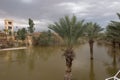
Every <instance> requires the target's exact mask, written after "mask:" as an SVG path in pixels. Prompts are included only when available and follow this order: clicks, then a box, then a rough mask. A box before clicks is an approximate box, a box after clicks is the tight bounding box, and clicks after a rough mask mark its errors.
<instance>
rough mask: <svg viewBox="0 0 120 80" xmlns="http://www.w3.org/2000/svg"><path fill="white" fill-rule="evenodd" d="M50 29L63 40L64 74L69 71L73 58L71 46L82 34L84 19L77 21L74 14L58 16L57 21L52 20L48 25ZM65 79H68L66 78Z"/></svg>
mask: <svg viewBox="0 0 120 80" xmlns="http://www.w3.org/2000/svg"><path fill="white" fill-rule="evenodd" d="M49 28H50V29H51V30H53V31H54V32H56V33H57V34H58V35H59V36H60V37H61V38H62V39H63V41H64V43H65V45H66V49H65V51H64V56H65V59H66V66H67V70H66V74H67V73H68V74H69V73H70V72H71V66H72V61H73V59H74V51H73V46H74V44H75V43H76V42H77V41H78V39H79V37H81V36H82V35H83V32H84V29H85V27H84V21H83V20H82V21H77V18H76V16H73V17H72V18H71V19H70V18H69V17H68V16H65V17H64V18H60V20H59V21H58V22H54V24H51V25H50V26H49ZM65 80H69V79H68V78H66V79H65ZM70 80H71V79H70Z"/></svg>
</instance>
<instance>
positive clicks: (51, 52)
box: [0, 44, 120, 80]
mask: <svg viewBox="0 0 120 80" xmlns="http://www.w3.org/2000/svg"><path fill="white" fill-rule="evenodd" d="M61 49H62V47H31V48H28V49H26V50H15V51H1V52H0V80H63V79H64V73H65V68H66V67H65V60H64V57H63V56H62V54H63V52H62V51H61ZM74 51H75V54H76V57H75V59H74V61H73V66H72V77H73V80H105V78H108V77H111V76H113V75H114V74H115V73H116V72H117V71H118V70H119V69H120V49H115V50H114V49H113V48H110V47H109V46H103V45H97V44H95V45H94V53H93V54H94V60H93V61H91V60H90V51H89V45H88V44H84V45H81V46H76V47H75V49H74Z"/></svg>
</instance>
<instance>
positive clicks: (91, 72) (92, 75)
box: [89, 60, 95, 80]
mask: <svg viewBox="0 0 120 80" xmlns="http://www.w3.org/2000/svg"><path fill="white" fill-rule="evenodd" d="M89 75H90V80H95V73H94V60H90V74H89Z"/></svg>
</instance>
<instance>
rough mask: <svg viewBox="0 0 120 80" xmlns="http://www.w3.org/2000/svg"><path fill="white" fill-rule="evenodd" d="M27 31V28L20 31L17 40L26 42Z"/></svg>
mask: <svg viewBox="0 0 120 80" xmlns="http://www.w3.org/2000/svg"><path fill="white" fill-rule="evenodd" d="M26 34H27V30H26V29H25V28H22V29H18V31H17V38H18V39H20V40H22V41H24V40H25V38H26Z"/></svg>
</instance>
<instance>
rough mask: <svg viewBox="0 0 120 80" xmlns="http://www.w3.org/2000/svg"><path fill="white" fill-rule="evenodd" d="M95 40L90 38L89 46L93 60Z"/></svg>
mask: <svg viewBox="0 0 120 80" xmlns="http://www.w3.org/2000/svg"><path fill="white" fill-rule="evenodd" d="M93 44H94V41H93V40H89V46H90V59H91V60H93Z"/></svg>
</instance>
